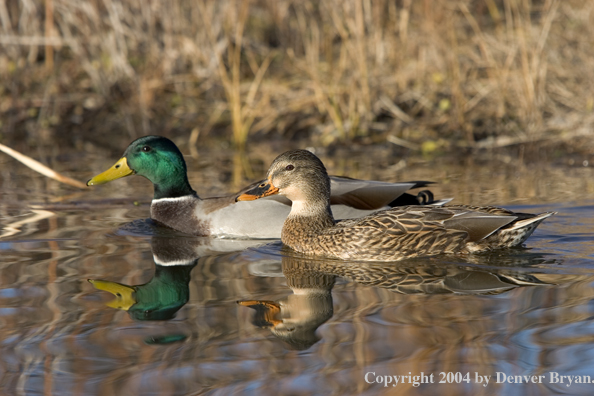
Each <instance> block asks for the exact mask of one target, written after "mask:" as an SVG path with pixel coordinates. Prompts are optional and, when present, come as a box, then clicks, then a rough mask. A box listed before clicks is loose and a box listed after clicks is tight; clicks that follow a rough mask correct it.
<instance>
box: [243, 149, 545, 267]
mask: <svg viewBox="0 0 594 396" xmlns="http://www.w3.org/2000/svg"><path fill="white" fill-rule="evenodd" d="M268 184H269V187H270V189H271V190H270V191H272V190H273V189H274V188H278V193H279V194H281V195H285V196H286V197H287V198H289V199H291V200H292V201H293V208H292V210H291V213H290V215H289V217H288V218H287V220H286V221H285V224H284V226H283V230H282V236H281V239H282V241H283V243H284V244H285V245H287V246H289V247H291V248H293V249H294V250H296V251H298V252H301V253H305V254H308V255H317V256H323V257H330V258H339V259H345V260H364V261H394V260H401V259H403V258H410V257H419V256H430V255H435V254H442V253H475V252H482V251H488V250H492V249H499V248H507V247H513V246H518V245H520V244H521V243H523V242H524V241H525V240H526V238H528V237H529V236H530V234H532V232H533V231H534V229H535V228H536V227H537V226H538V224H540V222H541V221H542V220H544V219H545V218H547V217H549V216H550V215H552V214H553V213H543V214H539V215H532V214H524V213H514V212H511V211H509V210H506V209H501V208H495V207H478V206H467V205H454V206H447V207H435V206H404V207H399V208H393V209H388V210H383V211H380V212H376V213H374V214H371V215H368V216H365V217H362V218H360V219H352V220H344V221H340V222H337V223H336V222H335V221H334V219H333V218H332V213H331V211H330V206H329V193H330V190H329V187H328V175H327V173H326V169H325V168H324V166H323V164H322V162H321V161H320V160H319V159H318V158H317V157H316V156H315V155H313V154H312V153H310V152H308V151H305V150H295V151H290V152H287V153H285V154H282V155H281V156H279V157H278V158H277V159H275V160H274V162H273V163H272V165H271V167H270V170H269V171H268ZM262 190H263V185H261V186H259V187H258V188H255V189H254V190H252V191H255V193H254V194H256V195H257V194H262ZM260 196H261V195H260Z"/></svg>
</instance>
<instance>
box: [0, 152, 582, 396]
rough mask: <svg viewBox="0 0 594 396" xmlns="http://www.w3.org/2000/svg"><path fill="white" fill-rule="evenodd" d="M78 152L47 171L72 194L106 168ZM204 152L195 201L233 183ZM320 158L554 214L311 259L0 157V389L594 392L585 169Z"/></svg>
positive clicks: (139, 190)
mask: <svg viewBox="0 0 594 396" xmlns="http://www.w3.org/2000/svg"><path fill="white" fill-rule="evenodd" d="M77 155H79V156H82V154H73V153H70V154H69V157H67V160H63V159H62V160H58V159H54V160H53V161H55V162H54V167H56V168H59V169H58V170H60V171H63V172H65V173H68V174H69V175H74V176H75V177H78V178H79V179H81V180H85V179H86V178H88V177H90V176H92V175H94V174H96V173H98V172H99V171H103V170H104V169H106V168H107V167H108V166H110V165H111V164H112V163H113V162H115V160H117V158H118V157H117V154H115V155H114V156H113V157H109V158H100V157H93V156H91V157H90V160H89V161H85V162H84V164H82V165H81V163H80V162H77V161H76V159H77V158H78V157H77ZM217 155H219V154H218V153H216V152H211V153H201V156H200V157H199V158H200V159H192V158H189V168H190V170H191V173H190V180H191V182H192V183H193V184H194V186H195V187H196V189H197V190H198V192H199V193H201V194H203V195H205V196H208V195H209V194H214V193H216V192H221V191H226V190H229V189H232V177H230V176H229V175H230V173H228V174H224V173H222V171H220V169H222V168H221V166H220V163H219V162H217V161H215V160H212V158H214V157H216V156H217ZM209 156H211V157H209ZM87 157H88V156H87ZM56 158H57V157H56ZM270 159H271V158H270ZM323 159H324V160H325V161H326V162H327V163H328V164H329V169H330V171H331V172H332V173H341V174H349V175H351V176H354V177H360V178H376V179H381V180H389V181H397V180H400V181H403V180H407V179H417V180H418V179H428V180H435V181H436V182H438V183H439V184H437V185H436V186H435V188H433V191H434V192H435V194H436V196H438V197H440V198H443V197H446V196H447V197H454V198H455V200H454V202H456V203H471V204H497V205H501V206H504V207H507V208H510V209H512V210H521V211H529V212H535V213H536V212H542V211H557V212H558V214H557V215H555V216H553V217H551V218H549V219H547V220H546V221H545V222H544V223H543V224H542V225H541V226H540V227H539V228H538V229H537V230H536V232H535V233H534V234H533V236H532V237H531V238H530V239H528V241H527V243H526V248H521V249H512V250H509V251H504V252H498V253H496V254H488V255H475V256H469V257H433V258H430V259H417V260H410V261H403V262H399V263H396V264H369V263H352V262H351V263H349V262H337V261H329V260H311V259H305V258H302V257H298V256H295V255H293V254H291V253H290V252H288V251H286V250H284V249H282V246H281V244H280V243H279V242H278V241H237V240H220V239H209V238H190V237H185V236H182V235H179V234H176V233H174V232H172V231H168V230H163V229H160V228H158V227H156V226H155V225H153V224H152V223H151V222H150V221H148V220H146V218H147V217H148V206H147V203H148V202H149V200H150V196H151V187H150V185H149V184H148V182H146V180H143V179H142V178H127V179H125V180H121V181H116V182H112V183H110V184H108V185H106V186H102V187H100V188H96V189H89V190H86V191H83V192H75V191H73V190H72V189H69V188H68V187H63V186H60V185H58V184H57V183H55V182H53V181H49V180H46V179H44V178H43V177H41V176H38V175H36V174H35V173H33V172H32V171H29V170H28V169H26V168H23V167H22V166H21V165H20V164H18V163H16V162H14V161H12V160H10V159H7V158H6V157H2V158H1V162H2V164H1V166H2V170H1V173H0V184H1V185H2V190H1V192H0V198H1V200H0V234H1V235H2V237H1V238H0V329H1V332H0V394H7V395H36V394H43V395H47V394H52V395H112V394H113V395H185V394H204V393H206V394H215V395H219V394H220V395H229V394H248V395H250V394H253V395H264V394H274V395H276V394H290V395H300V394H303V395H306V394H324V395H328V394H336V395H344V394H370V395H371V394H374V395H375V394H395V393H397V394H407V395H417V394H423V395H433V394H436V393H440V394H473V395H493V394H497V395H515V394H517V395H526V394H538V395H541V394H559V393H562V394H572V395H576V394H592V389H594V383H593V384H580V383H576V381H584V380H587V379H588V378H590V379H591V380H592V381H594V321H593V320H592V319H593V318H594V304H593V303H592V301H593V298H594V199H593V197H594V187H593V184H594V177H593V176H594V171H593V170H592V168H591V167H583V166H575V167H567V166H566V167H562V166H561V167H543V166H541V165H538V164H534V165H526V164H522V165H521V166H520V165H518V164H517V163H514V162H509V161H498V160H497V159H490V160H489V161H486V162H484V163H468V162H464V161H462V162H460V163H455V164H452V163H449V164H448V165H447V166H445V165H444V164H442V163H440V160H439V159H437V160H435V162H436V163H437V164H436V163H431V162H429V161H427V162H425V161H419V162H418V163H416V164H414V165H415V166H413V164H411V163H410V161H409V162H408V163H407V164H402V163H401V162H399V161H398V160H394V161H392V162H390V160H389V159H385V158H384V159H381V163H382V166H381V167H377V166H369V163H370V160H369V159H368V158H367V157H365V158H359V157H357V156H353V157H352V158H350V159H349V160H348V161H347V160H344V159H341V158H338V157H326V158H323ZM229 161H231V159H230V160H229ZM378 161H379V160H378ZM50 162H51V160H50ZM68 164H70V165H68ZM74 164H76V166H75V165H74ZM255 172H256V173H258V172H262V169H259V168H257V167H255ZM221 174H222V175H223V176H221ZM258 176H262V174H261V173H260V174H257V175H256V177H258ZM205 186H209V188H206V187H205ZM135 200H136V201H138V202H136V205H135V204H134V202H135ZM89 279H90V280H92V283H91V282H89V281H88V280H89ZM114 282H115V283H114ZM110 291H111V292H113V293H115V294H117V296H116V295H114V294H112V293H110ZM498 373H499V374H498ZM395 376H396V377H397V379H398V380H399V383H398V384H397V385H396V386H393V383H391V384H389V385H388V386H387V387H384V383H385V382H387V381H388V378H390V379H391V380H392V382H394V381H395V379H394V377H395ZM402 376H405V377H402ZM406 376H410V377H406ZM415 376H418V378H415ZM498 376H499V377H498ZM533 376H534V377H533ZM561 376H565V377H563V382H562V383H561V382H560V381H561ZM567 376H571V380H572V383H571V384H569V383H568V381H569V378H568V377H567ZM587 376H589V377H587ZM415 380H418V381H419V382H424V383H422V384H416V383H415ZM487 380H488V381H489V382H488V384H487V383H486V382H487ZM510 381H514V382H518V381H521V383H511V382H510ZM378 382H383V383H378ZM485 385H486V386H485ZM568 385H569V386H568Z"/></svg>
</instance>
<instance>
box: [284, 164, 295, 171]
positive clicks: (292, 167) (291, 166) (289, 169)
mask: <svg viewBox="0 0 594 396" xmlns="http://www.w3.org/2000/svg"><path fill="white" fill-rule="evenodd" d="M285 169H286V170H288V171H292V170H293V169H295V166H294V165H287V166H286V167H285Z"/></svg>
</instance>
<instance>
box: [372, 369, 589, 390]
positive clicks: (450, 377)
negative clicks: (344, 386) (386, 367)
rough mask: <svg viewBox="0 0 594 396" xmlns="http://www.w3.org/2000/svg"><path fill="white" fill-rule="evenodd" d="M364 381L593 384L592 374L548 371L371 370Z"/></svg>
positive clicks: (390, 384) (388, 384)
mask: <svg viewBox="0 0 594 396" xmlns="http://www.w3.org/2000/svg"><path fill="white" fill-rule="evenodd" d="M365 382H367V383H368V384H377V385H379V386H383V387H396V386H398V385H404V384H408V385H412V386H413V387H417V386H420V385H421V384H464V383H466V384H479V385H482V386H485V387H486V386H489V385H491V384H557V385H565V386H566V387H568V388H570V387H571V386H572V385H575V384H594V373H593V375H592V376H590V375H563V374H561V373H558V372H556V371H549V372H545V373H541V374H538V375H513V374H507V373H503V372H501V371H497V372H496V373H495V374H492V375H484V374H481V373H478V372H464V373H461V372H444V371H442V372H439V373H425V372H420V373H412V372H409V373H408V374H398V375H384V374H380V373H376V372H374V371H368V372H367V373H366V374H365Z"/></svg>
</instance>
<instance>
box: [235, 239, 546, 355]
mask: <svg viewBox="0 0 594 396" xmlns="http://www.w3.org/2000/svg"><path fill="white" fill-rule="evenodd" d="M284 254H286V255H284V256H283V257H282V271H283V275H284V276H285V277H286V280H287V286H289V287H290V288H291V290H292V291H293V294H291V295H289V296H287V297H284V298H282V299H280V300H277V301H270V300H242V301H238V302H237V303H238V304H240V305H242V306H245V307H250V308H253V309H254V310H255V311H256V312H255V315H254V318H253V322H252V323H253V324H254V325H255V326H258V327H262V328H268V329H270V331H271V332H272V333H273V334H274V335H275V336H276V337H278V338H279V339H281V340H282V341H283V342H284V343H285V344H286V345H287V346H288V347H289V348H290V349H297V350H305V349H308V348H309V347H311V346H312V345H313V344H315V343H316V342H318V341H319V340H320V338H319V337H318V336H317V335H316V330H317V328H318V327H319V326H321V325H322V324H323V323H324V322H326V321H327V320H328V319H330V318H331V317H332V314H333V302H332V293H331V291H332V288H333V286H334V283H335V280H336V278H338V277H341V278H347V279H349V280H352V281H354V282H356V283H359V284H363V285H369V286H374V287H379V288H382V289H387V290H390V291H393V292H396V293H401V294H419V293H422V294H452V293H456V294H499V293H503V292H506V291H508V290H511V289H514V288H517V287H521V286H543V285H548V284H550V283H549V282H547V280H546V279H548V278H549V276H547V275H546V274H531V273H528V272H526V271H525V270H522V271H520V270H518V269H517V266H519V265H530V264H537V263H543V262H546V260H545V259H544V258H543V257H542V256H540V255H529V254H528V255H521V256H519V257H511V256H510V257H507V258H504V257H502V256H495V255H492V256H489V257H487V256H485V257H482V264H486V265H489V264H495V263H499V264H501V263H502V262H503V263H504V264H505V263H507V264H512V263H513V265H514V266H516V269H515V270H514V269H512V268H505V267H503V268H501V267H500V268H497V269H493V268H490V269H486V268H477V267H473V266H469V263H465V264H466V265H465V266H464V265H462V263H444V262H438V260H434V259H432V260H429V261H428V260H421V259H414V260H408V261H403V262H399V263H397V264H384V263H364V262H359V263H357V262H346V263H345V262H343V261H339V260H312V259H311V258H306V257H302V256H296V255H295V253H294V252H290V251H288V250H286V251H284ZM522 256H523V258H521V257H522ZM476 259H477V260H481V258H480V256H479V258H476ZM539 275H542V278H543V279H545V280H541V279H539Z"/></svg>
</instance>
